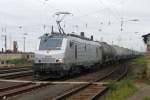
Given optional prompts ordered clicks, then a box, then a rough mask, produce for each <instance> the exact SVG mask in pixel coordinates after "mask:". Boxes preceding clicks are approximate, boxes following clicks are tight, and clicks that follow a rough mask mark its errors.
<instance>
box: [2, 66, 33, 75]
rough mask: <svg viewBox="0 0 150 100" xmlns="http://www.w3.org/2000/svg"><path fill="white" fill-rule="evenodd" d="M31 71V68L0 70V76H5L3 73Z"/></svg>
mask: <svg viewBox="0 0 150 100" xmlns="http://www.w3.org/2000/svg"><path fill="white" fill-rule="evenodd" d="M28 70H31V68H25V67H21V68H12V69H10V68H9V69H0V74H5V73H13V72H21V71H28Z"/></svg>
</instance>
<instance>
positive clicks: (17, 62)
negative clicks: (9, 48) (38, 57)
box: [7, 59, 30, 65]
mask: <svg viewBox="0 0 150 100" xmlns="http://www.w3.org/2000/svg"><path fill="white" fill-rule="evenodd" d="M7 62H8V63H9V64H15V65H21V64H29V63H30V62H28V61H27V60H26V59H13V60H8V61H7Z"/></svg>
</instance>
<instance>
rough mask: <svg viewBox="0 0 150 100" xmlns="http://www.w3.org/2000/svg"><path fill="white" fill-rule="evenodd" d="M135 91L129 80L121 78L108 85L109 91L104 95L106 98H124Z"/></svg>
mask: <svg viewBox="0 0 150 100" xmlns="http://www.w3.org/2000/svg"><path fill="white" fill-rule="evenodd" d="M136 91H137V88H136V87H135V86H134V84H133V83H132V81H130V80H122V81H120V82H117V83H115V84H113V85H111V86H110V91H109V93H108V95H107V97H106V100H126V98H127V97H129V96H131V95H132V94H134V93H135V92H136Z"/></svg>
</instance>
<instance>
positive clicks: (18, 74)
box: [0, 70, 33, 79]
mask: <svg viewBox="0 0 150 100" xmlns="http://www.w3.org/2000/svg"><path fill="white" fill-rule="evenodd" d="M32 74H33V71H32V70H27V71H20V72H12V73H4V74H0V78H3V79H14V78H18V77H24V76H31V75H32Z"/></svg>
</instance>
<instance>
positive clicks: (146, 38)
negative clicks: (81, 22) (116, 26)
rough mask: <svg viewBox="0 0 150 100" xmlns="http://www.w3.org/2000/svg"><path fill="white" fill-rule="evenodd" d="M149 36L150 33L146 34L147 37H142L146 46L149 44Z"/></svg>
mask: <svg viewBox="0 0 150 100" xmlns="http://www.w3.org/2000/svg"><path fill="white" fill-rule="evenodd" d="M148 36H150V33H148V34H145V35H142V37H143V41H144V43H145V44H147V41H148Z"/></svg>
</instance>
